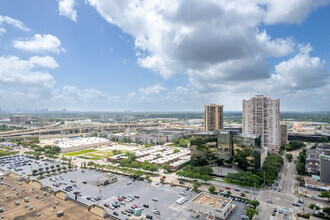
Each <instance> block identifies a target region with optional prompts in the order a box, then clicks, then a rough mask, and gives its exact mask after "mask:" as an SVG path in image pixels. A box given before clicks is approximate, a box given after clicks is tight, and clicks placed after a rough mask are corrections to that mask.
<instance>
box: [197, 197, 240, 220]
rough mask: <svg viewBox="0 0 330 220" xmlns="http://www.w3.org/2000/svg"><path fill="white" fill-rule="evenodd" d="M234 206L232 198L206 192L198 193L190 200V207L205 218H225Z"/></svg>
mask: <svg viewBox="0 0 330 220" xmlns="http://www.w3.org/2000/svg"><path fill="white" fill-rule="evenodd" d="M234 208H235V205H234V204H233V202H232V199H229V198H225V197H222V196H218V195H211V194H206V193H200V194H198V195H197V196H195V197H194V198H193V199H192V200H191V202H190V209H191V210H194V211H195V212H198V213H199V214H201V215H202V216H205V217H206V218H207V217H211V218H214V219H226V218H228V216H229V215H230V213H231V212H232V210H233V209H234Z"/></svg>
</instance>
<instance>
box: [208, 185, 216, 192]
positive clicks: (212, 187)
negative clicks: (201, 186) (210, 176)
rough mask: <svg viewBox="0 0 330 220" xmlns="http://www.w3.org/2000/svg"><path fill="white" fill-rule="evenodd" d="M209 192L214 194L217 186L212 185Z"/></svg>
mask: <svg viewBox="0 0 330 220" xmlns="http://www.w3.org/2000/svg"><path fill="white" fill-rule="evenodd" d="M209 192H210V193H211V194H214V192H215V186H213V185H212V186H210V187H209Z"/></svg>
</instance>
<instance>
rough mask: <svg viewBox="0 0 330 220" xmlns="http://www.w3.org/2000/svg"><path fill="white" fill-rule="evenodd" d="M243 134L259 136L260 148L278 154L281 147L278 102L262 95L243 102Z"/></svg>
mask: <svg viewBox="0 0 330 220" xmlns="http://www.w3.org/2000/svg"><path fill="white" fill-rule="evenodd" d="M243 133H246V134H259V135H261V137H260V139H261V147H266V148H267V149H268V151H269V152H272V153H278V152H279V150H280V146H281V126H280V100H279V99H276V100H272V99H270V98H267V97H265V96H263V95H257V96H255V97H253V98H251V99H250V100H243Z"/></svg>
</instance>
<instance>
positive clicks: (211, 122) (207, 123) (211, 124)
mask: <svg viewBox="0 0 330 220" xmlns="http://www.w3.org/2000/svg"><path fill="white" fill-rule="evenodd" d="M204 107H205V110H204V128H205V131H215V130H218V129H223V105H216V104H211V105H204Z"/></svg>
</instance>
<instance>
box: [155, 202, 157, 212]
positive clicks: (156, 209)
mask: <svg viewBox="0 0 330 220" xmlns="http://www.w3.org/2000/svg"><path fill="white" fill-rule="evenodd" d="M156 203H157V200H155V210H157V208H156Z"/></svg>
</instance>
